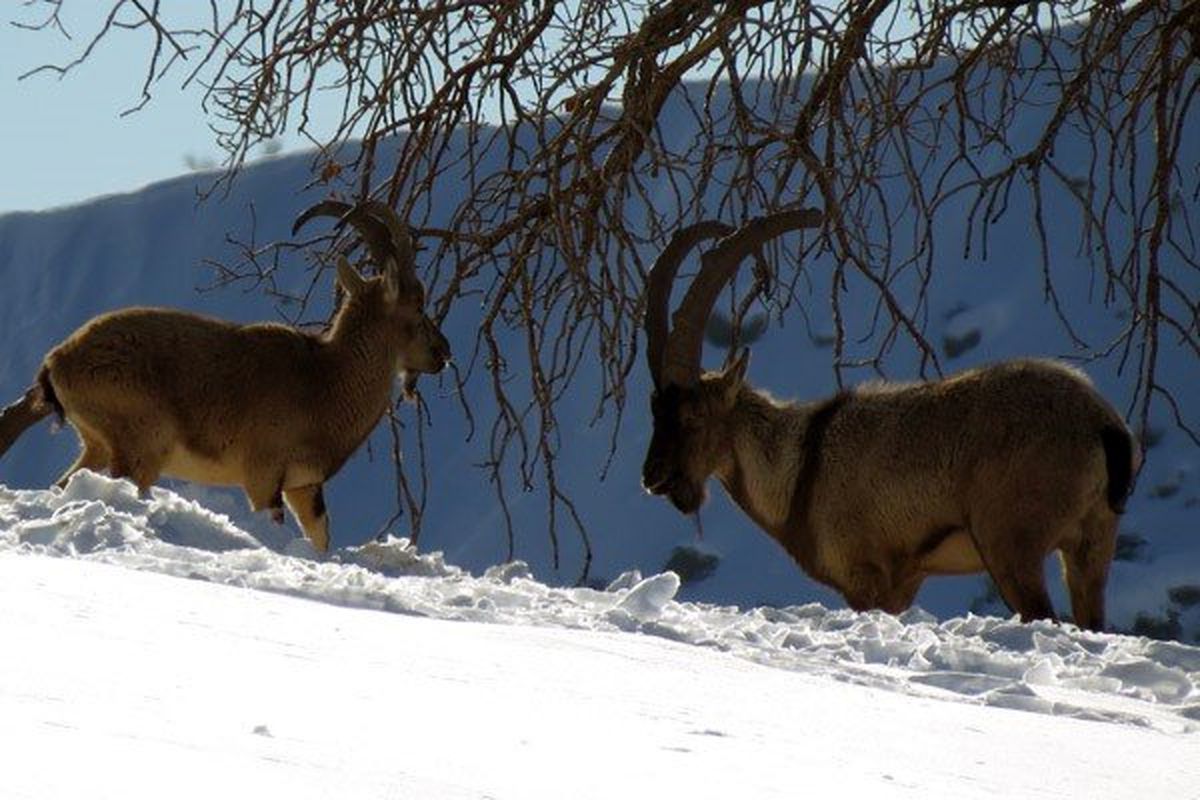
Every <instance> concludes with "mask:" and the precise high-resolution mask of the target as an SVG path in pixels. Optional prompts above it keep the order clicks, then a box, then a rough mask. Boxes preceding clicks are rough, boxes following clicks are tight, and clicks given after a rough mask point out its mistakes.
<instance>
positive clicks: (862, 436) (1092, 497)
mask: <svg viewBox="0 0 1200 800" xmlns="http://www.w3.org/2000/svg"><path fill="white" fill-rule="evenodd" d="M820 222H821V215H820V213H819V212H816V211H813V210H805V211H789V212H782V213H779V214H775V215H772V216H768V217H764V218H760V219H757V220H754V221H752V222H751V223H749V224H747V225H746V226H744V227H743V228H741V229H739V230H737V231H734V230H733V229H732V228H730V227H729V226H726V225H723V224H721V223H717V222H703V223H699V224H697V225H693V226H691V227H689V228H685V229H683V230H681V231H679V232H678V233H676V235H675V237H674V238H673V239H672V241H671V242H670V244H669V245H668V246H667V248H666V249H665V250H664V252H663V253H662V255H661V256H660V257H659V259H658V260H657V262H656V263H655V265H654V267H653V269H652V271H651V273H650V276H649V280H648V284H647V311H646V318H645V327H646V338H647V346H646V354H647V358H648V359H649V366H650V374H651V376H652V377H653V380H654V394H653V396H652V398H651V408H652V412H653V416H654V433H653V437H652V439H651V441H650V446H649V451H648V452H647V454H646V460H645V464H644V465H643V471H642V483H643V485H644V486H645V488H646V489H647V490H648V491H650V492H651V493H653V494H657V495H666V496H667V497H668V498H670V500H671V502H672V503H674V505H675V506H676V508H678V509H679V510H680V511H682V512H684V513H688V514H690V513H693V512H695V511H697V510H698V509H699V508H700V506H701V504H702V503H703V502H704V499H705V491H706V490H705V482H706V481H707V479H708V478H709V477H710V476H713V475H715V476H716V477H717V479H718V480H720V482H721V483H722V484H723V485H724V487H725V489H726V491H727V492H728V493H729V495H730V496H731V497H732V498H733V500H734V502H736V503H737V504H738V505H739V506H740V507H741V508H742V510H743V511H745V512H746V514H747V515H749V516H750V518H751V519H753V520H754V522H755V523H757V524H758V525H759V526H760V527H761V528H762V529H763V530H765V531H766V532H767V533H768V534H770V535H771V536H772V537H773V538H774V539H776V540H777V541H778V542H779V543H780V544H782V545H783V547H784V548H785V549H786V550H787V551H788V553H790V554H791V556H792V557H793V558H794V559H795V560H796V561H797V563H798V564H799V565H800V567H801V568H802V569H804V571H805V572H807V573H808V574H809V575H811V576H812V577H813V578H815V579H817V580H819V581H821V582H822V583H825V584H827V585H829V586H831V587H833V588H834V589H836V590H837V591H838V592H840V593H841V594H842V595H843V596H844V597H845V598H846V601H847V603H848V604H849V605H850V606H851V607H852V608H854V609H857V610H864V609H870V608H880V609H884V610H886V611H890V612H892V613H898V612H900V611H902V610H903V609H905V608H908V607H909V606H910V605H911V604H912V601H913V598H914V596H915V595H916V593H917V590H918V588H919V587H920V585H921V583H922V581H923V580H924V579H925V578H926V576H929V575H955V574H964V573H973V572H980V571H984V570H986V571H987V572H988V573H989V574H990V575H991V576H992V578H993V579H994V581H995V583H996V586H997V587H998V588H999V590H1000V593H1001V595H1002V596H1003V598H1004V600H1005V601H1006V602H1007V603H1008V605H1009V606H1010V607H1011V608H1013V609H1014V610H1015V611H1017V612H1018V613H1019V614H1020V615H1021V618H1022V619H1023V620H1030V619H1034V618H1043V617H1044V618H1053V616H1054V609H1053V607H1052V605H1051V602H1050V598H1049V596H1048V594H1047V592H1046V586H1045V578H1044V575H1043V562H1044V560H1045V558H1046V556H1047V554H1049V553H1051V552H1052V551H1054V550H1058V551H1059V553H1060V555H1061V558H1062V563H1063V569H1064V573H1065V577H1066V582H1067V587H1068V589H1069V592H1070V598H1071V608H1072V612H1073V614H1074V617H1075V622H1076V623H1077V624H1078V625H1080V626H1081V627H1086V628H1092V629H1096V630H1099V629H1101V628H1102V627H1103V625H1104V588H1105V583H1106V580H1107V575H1108V569H1109V564H1110V562H1111V561H1112V557H1113V551H1114V548H1115V542H1116V529H1117V515H1118V514H1119V513H1120V511H1121V506H1122V503H1123V501H1124V499H1125V497H1126V495H1127V493H1128V491H1129V488H1130V485H1131V481H1132V476H1133V473H1134V472H1135V470H1136V468H1137V464H1136V456H1135V454H1134V449H1133V441H1132V438H1131V436H1130V434H1129V431H1128V429H1127V428H1126V426H1125V424H1124V422H1123V421H1122V419H1121V417H1120V415H1118V414H1117V413H1116V411H1114V410H1113V408H1112V407H1111V406H1110V405H1109V404H1108V403H1107V402H1105V401H1104V399H1103V398H1101V397H1100V395H1099V394H1098V393H1097V392H1096V390H1095V389H1094V388H1093V387H1092V386H1091V384H1090V383H1089V382H1088V380H1087V378H1086V377H1085V376H1083V375H1082V374H1081V373H1079V372H1077V371H1075V370H1073V369H1070V368H1068V367H1066V366H1064V365H1061V364H1058V363H1056V362H1052V361H1039V360H1023V361H1009V362H1004V363H999V364H995V365H993V366H988V367H982V368H979V369H974V370H969V371H967V372H963V373H960V374H958V375H955V376H952V377H949V378H946V379H944V380H937V381H931V382H928V383H914V384H887V383H882V384H870V385H866V386H862V387H859V388H857V389H855V390H852V391H847V392H843V393H841V394H838V395H836V396H835V397H832V398H828V399H825V400H821V401H818V402H815V403H801V404H785V403H780V402H777V401H775V400H773V399H772V398H771V397H770V396H768V395H767V394H765V393H763V392H760V391H757V390H755V389H753V388H751V387H749V386H747V385H745V382H744V377H745V374H746V366H747V363H748V355H749V353H748V351H743V352H742V353H741V355H740V357H738V358H737V359H736V360H734V361H733V363H732V364H731V365H729V366H727V367H726V368H725V369H723V370H722V371H719V372H708V373H703V374H702V373H701V370H700V354H701V345H702V338H701V337H702V334H703V329H704V325H705V320H706V318H707V317H708V315H709V312H710V310H711V308H712V305H713V302H714V301H715V299H716V297H717V295H718V294H719V293H720V292H721V290H722V289H723V288H724V287H725V285H726V284H727V282H728V281H729V280H730V278H731V277H732V276H733V274H734V273H735V272H736V271H737V269H738V265H739V264H740V263H741V261H742V260H743V259H744V258H745V256H746V255H747V254H749V253H750V252H752V251H753V250H755V249H756V248H758V247H759V246H760V245H761V244H762V243H763V242H764V241H765V240H766V239H769V238H771V237H773V236H778V235H780V234H781V233H783V232H786V231H788V230H794V229H796V228H801V227H813V226H816V225H819V224H820ZM713 238H719V239H720V241H719V242H718V243H717V244H716V245H715V246H714V247H713V248H712V249H710V250H709V251H707V252H706V253H704V255H703V257H702V262H701V264H702V266H701V270H700V272H699V274H698V276H697V277H696V279H695V280H694V282H693V283H692V285H691V287H690V288H689V290H688V292H687V294H686V296H685V298H684V300H683V302H682V304H681V306H680V308H679V310H678V311H676V312H675V314H674V318H673V320H674V325H673V330H671V331H670V332H669V333H668V330H667V312H668V297H669V294H670V287H671V283H672V282H673V280H674V277H675V273H676V271H677V269H678V266H679V263H680V261H681V260H682V258H683V257H684V256H685V255H686V254H687V252H688V251H689V250H690V249H691V248H692V247H693V246H695V245H696V244H698V243H699V242H701V241H703V240H705V239H713Z"/></svg>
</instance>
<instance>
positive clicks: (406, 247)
mask: <svg viewBox="0 0 1200 800" xmlns="http://www.w3.org/2000/svg"><path fill="white" fill-rule="evenodd" d="M369 215H373V216H369ZM360 216H362V218H363V219H364V220H365V219H371V220H373V221H374V222H375V223H377V224H382V225H383V227H384V229H385V230H386V231H387V239H388V242H389V246H390V251H391V255H392V258H393V261H394V263H395V269H396V277H397V279H398V280H399V283H400V286H401V287H404V288H405V289H407V290H410V291H411V290H414V289H418V288H419V289H420V291H422V292H423V291H424V288H423V286H422V284H421V279H420V278H418V277H417V256H416V247H415V245H414V244H413V236H412V230H411V229H410V228H409V227H408V223H407V222H405V221H404V220H402V219H400V215H399V214H397V213H396V210H395V209H394V208H392V207H391V206H389V205H388V204H387V203H384V202H381V201H379V200H364V201H363V202H361V203H359V204H358V205H357V206H355V207H354V208H353V209H352V210H351V211H350V212H349V213H348V214H347V215H346V220H347V221H348V222H351V223H353V222H354V221H355V220H356V219H358V218H359V217H360ZM381 266H383V267H384V268H385V269H387V268H388V267H387V266H386V263H381Z"/></svg>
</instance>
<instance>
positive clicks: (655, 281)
mask: <svg viewBox="0 0 1200 800" xmlns="http://www.w3.org/2000/svg"><path fill="white" fill-rule="evenodd" d="M731 233H733V228H731V227H729V226H728V225H726V224H725V223H723V222H717V221H715V220H706V221H704V222H697V223H695V224H694V225H689V226H687V227H686V228H680V229H679V230H677V231H675V233H674V234H673V235H672V236H671V241H669V242H668V243H667V246H666V247H665V248H663V251H662V252H661V253H659V255H658V258H656V259H655V260H654V266H652V267H651V268H650V274H649V275H647V276H646V316H645V318H644V319H643V320H642V323H643V325H644V327H645V330H646V361H647V363H648V365H649V367H650V377H651V379H652V380H653V381H654V388H656V389H661V388H662V385H663V384H662V370H663V353H664V352H665V351H666V346H667V338H668V328H667V313H668V312H669V310H670V309H669V307H668V306H669V303H670V299H671V285H672V284H673V283H674V281H675V273H676V272H678V271H679V264H680V262H682V261H683V257H684V256H686V255H687V254H688V252H689V251H690V250H691V249H692V248H693V247H695V246H696V245H697V244H699V243H700V242H701V241H702V240H704V239H719V238H720V237H722V236H728V235H729V234H731Z"/></svg>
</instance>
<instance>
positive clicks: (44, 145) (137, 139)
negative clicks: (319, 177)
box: [0, 0, 296, 213]
mask: <svg viewBox="0 0 1200 800" xmlns="http://www.w3.org/2000/svg"><path fill="white" fill-rule="evenodd" d="M109 7H110V4H109V3H100V2H94V0H85V1H84V2H68V3H66V4H65V9H64V17H65V20H64V21H65V23H66V25H67V27H68V30H69V32H70V33H71V35H72V37H73V38H72V39H71V40H68V39H66V38H64V37H63V35H62V34H61V33H60V32H58V31H51V30H44V31H26V30H20V29H18V28H16V27H14V26H13V24H12V22H13V21H14V20H20V21H25V22H32V21H35V20H40V19H42V18H44V15H45V11H43V10H42V9H41V8H40V7H38V6H31V7H26V6H25V5H24V4H23V3H15V2H9V3H5V4H4V10H3V11H0V107H2V108H3V109H4V112H3V114H2V115H0V133H2V138H0V141H2V144H3V148H2V150H0V152H2V153H3V155H0V165H2V178H0V213H4V212H7V211H34V210H41V209H46V208H53V207H56V206H62V205H71V204H74V203H78V202H81V201H84V200H87V199H88V198H91V197H96V196H98V195H104V194H111V193H113V192H125V191H133V190H135V189H138V188H139V187H142V186H144V185H146V184H147V183H151V182H153V181H156V180H161V179H164V178H169V177H172V176H174V175H178V174H180V173H182V172H185V171H186V170H187V169H188V167H187V164H186V163H185V161H186V159H187V158H188V157H189V156H190V157H191V158H193V159H195V160H201V161H203V160H208V161H219V159H220V153H219V151H218V149H217V146H216V142H215V138H214V136H213V134H212V132H211V131H210V130H209V129H208V126H207V123H206V121H205V118H204V115H203V114H202V112H201V111H200V91H199V87H190V88H189V89H188V90H187V91H183V90H182V89H181V84H182V82H183V77H184V73H183V72H182V71H177V74H176V75H174V76H170V77H168V78H167V79H166V80H164V81H163V82H161V83H159V84H156V85H155V86H154V87H153V88H152V93H153V98H154V99H153V100H152V101H151V102H150V103H149V104H148V105H147V106H146V107H145V108H143V109H142V110H141V111H138V112H137V113H135V114H131V115H129V116H126V117H122V116H121V112H122V111H123V110H125V109H127V108H130V107H131V106H133V105H136V103H137V102H138V100H139V98H140V96H141V94H140V90H141V85H142V79H143V76H144V75H145V66H146V59H147V57H148V55H149V52H150V49H149V48H150V41H149V35H148V33H146V32H144V31H132V32H130V31H115V32H114V33H113V34H112V35H111V36H110V39H109V40H108V41H106V42H104V43H103V44H102V46H100V47H99V48H98V49H97V50H96V51H95V52H94V53H93V56H92V58H91V59H90V60H89V62H88V63H87V64H85V65H84V66H82V67H80V68H79V69H77V70H75V71H73V72H72V73H71V74H69V75H67V76H66V77H65V78H62V79H61V80H60V79H59V78H58V77H57V76H56V75H54V74H53V73H50V72H46V73H42V74H39V75H34V76H32V77H29V78H26V79H25V80H20V81H19V80H18V76H20V75H21V74H22V73H24V72H27V71H28V70H30V69H33V68H34V67H37V66H40V65H42V64H46V63H65V62H67V61H70V60H71V59H72V58H74V57H75V55H76V54H78V53H79V52H80V51H81V50H82V48H83V47H85V46H86V43H87V42H88V41H90V39H91V37H92V35H93V34H94V32H95V31H96V30H98V28H99V25H100V24H101V22H102V17H101V12H103V11H105V10H106V9H107V8H109ZM283 143H284V144H285V146H287V145H294V144H296V142H295V141H289V140H287V139H284V140H283Z"/></svg>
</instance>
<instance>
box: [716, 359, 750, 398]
mask: <svg viewBox="0 0 1200 800" xmlns="http://www.w3.org/2000/svg"><path fill="white" fill-rule="evenodd" d="M749 366H750V348H749V347H743V348H742V352H740V353H738V356H737V358H735V359H734V360H733V363H731V364H729V365H728V366H727V367H725V369H724V370H723V371H722V372H721V387H722V389H723V391H724V399H725V402H726V404H727V405H732V404H733V401H734V400H736V399H737V396H738V392H740V391H741V389H742V384H743V383H745V381H746V368H747V367H749Z"/></svg>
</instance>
